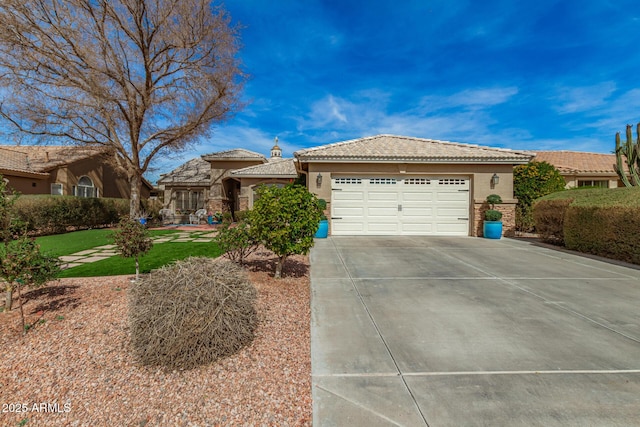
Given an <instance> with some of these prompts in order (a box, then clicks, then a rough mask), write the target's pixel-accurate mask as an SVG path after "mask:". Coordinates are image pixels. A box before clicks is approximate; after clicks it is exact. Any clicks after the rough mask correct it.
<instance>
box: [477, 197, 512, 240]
mask: <svg viewBox="0 0 640 427" xmlns="http://www.w3.org/2000/svg"><path fill="white" fill-rule="evenodd" d="M517 203H518V201H517V200H516V199H511V200H503V201H502V203H501V204H499V205H495V210H497V211H500V212H502V219H501V221H502V235H503V236H505V237H512V236H515V234H516V204H517ZM489 209H490V206H489V204H488V203H487V201H486V200H484V199H475V200H474V201H473V230H471V235H472V236H474V237H483V233H482V225H483V222H484V212H485V211H487V210H489Z"/></svg>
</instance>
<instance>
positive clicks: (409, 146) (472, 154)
mask: <svg viewBox="0 0 640 427" xmlns="http://www.w3.org/2000/svg"><path fill="white" fill-rule="evenodd" d="M294 156H296V158H298V159H300V160H301V161H331V162H341V161H343V162H354V161H363V162H366V161H369V162H370V161H373V162H377V161H394V162H429V163H486V162H492V163H527V162H529V160H530V159H531V158H532V157H533V154H532V153H529V152H525V151H512V150H508V149H504V148H491V147H483V146H479V145H471V144H461V143H457V142H449V141H438V140H433V139H424V138H413V137H407V136H395V135H376V136H370V137H366V138H360V139H354V140H350V141H343V142H337V143H334V144H328V145H323V146H320V147H315V148H309V149H305V150H299V151H296V152H295V153H294Z"/></svg>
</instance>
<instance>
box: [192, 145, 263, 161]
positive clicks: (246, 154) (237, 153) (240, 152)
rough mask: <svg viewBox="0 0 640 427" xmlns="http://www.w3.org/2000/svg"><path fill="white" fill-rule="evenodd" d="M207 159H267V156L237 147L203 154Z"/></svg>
mask: <svg viewBox="0 0 640 427" xmlns="http://www.w3.org/2000/svg"><path fill="white" fill-rule="evenodd" d="M202 158H203V159H205V160H262V161H267V159H266V157H265V156H263V155H262V154H260V153H256V152H254V151H249V150H245V149H244V148H235V149H233V150H226V151H218V152H215V153H210V154H203V155H202Z"/></svg>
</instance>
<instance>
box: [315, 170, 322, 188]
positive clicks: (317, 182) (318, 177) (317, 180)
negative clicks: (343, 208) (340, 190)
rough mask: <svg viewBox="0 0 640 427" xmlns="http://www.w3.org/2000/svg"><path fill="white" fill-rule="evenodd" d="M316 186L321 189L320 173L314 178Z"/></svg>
mask: <svg viewBox="0 0 640 427" xmlns="http://www.w3.org/2000/svg"><path fill="white" fill-rule="evenodd" d="M316 186H318V187H322V174H320V173H318V176H316Z"/></svg>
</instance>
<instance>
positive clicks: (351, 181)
mask: <svg viewBox="0 0 640 427" xmlns="http://www.w3.org/2000/svg"><path fill="white" fill-rule="evenodd" d="M335 182H336V184H362V179H361V178H336V180H335Z"/></svg>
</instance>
